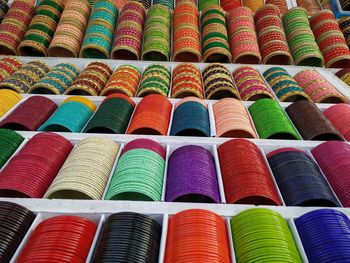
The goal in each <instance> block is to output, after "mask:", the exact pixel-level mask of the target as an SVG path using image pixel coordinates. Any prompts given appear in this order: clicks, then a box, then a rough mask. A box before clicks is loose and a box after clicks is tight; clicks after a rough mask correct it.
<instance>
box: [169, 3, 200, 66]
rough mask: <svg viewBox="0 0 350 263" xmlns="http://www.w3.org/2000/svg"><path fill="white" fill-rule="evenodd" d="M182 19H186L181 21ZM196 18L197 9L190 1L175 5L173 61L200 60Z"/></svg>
mask: <svg viewBox="0 0 350 263" xmlns="http://www.w3.org/2000/svg"><path fill="white" fill-rule="evenodd" d="M184 17H186V19H183V18H184ZM198 17H199V14H198V11H197V7H196V5H195V4H194V3H193V2H192V1H189V2H180V3H179V4H177V5H176V8H175V10H174V16H173V26H174V33H173V40H174V45H173V61H182V62H200V61H201V60H202V58H201V45H200V33H199V28H198Z"/></svg>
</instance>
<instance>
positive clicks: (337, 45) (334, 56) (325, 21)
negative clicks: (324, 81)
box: [310, 10, 350, 68]
mask: <svg viewBox="0 0 350 263" xmlns="http://www.w3.org/2000/svg"><path fill="white" fill-rule="evenodd" d="M340 23H341V22H340ZM310 25H311V28H312V31H313V33H314V36H315V38H316V42H317V44H318V46H319V47H320V49H321V52H322V54H323V57H324V60H325V66H326V67H327V68H348V67H350V51H349V48H348V46H347V44H346V41H345V38H344V36H343V35H342V32H341V31H340V28H339V26H338V23H337V21H336V20H335V17H334V15H333V12H332V11H331V10H323V11H320V12H318V13H317V14H315V15H314V16H312V17H311V18H310Z"/></svg>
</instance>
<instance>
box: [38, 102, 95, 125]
mask: <svg viewBox="0 0 350 263" xmlns="http://www.w3.org/2000/svg"><path fill="white" fill-rule="evenodd" d="M92 114H93V112H92V110H91V109H90V108H89V107H88V106H86V105H85V104H83V103H80V102H76V101H69V102H65V103H64V104H62V105H60V106H59V107H58V109H57V110H56V111H55V112H54V114H53V115H52V116H51V117H50V118H49V119H48V120H47V121H46V122H45V123H44V124H43V125H42V126H41V127H40V128H39V131H55V132H81V131H82V129H83V128H84V126H85V124H86V123H87V122H88V121H89V119H90V118H91V116H92Z"/></svg>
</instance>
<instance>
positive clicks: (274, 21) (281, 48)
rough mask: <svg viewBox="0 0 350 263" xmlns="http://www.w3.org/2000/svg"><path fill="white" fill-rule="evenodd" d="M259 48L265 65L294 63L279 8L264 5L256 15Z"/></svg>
mask: <svg viewBox="0 0 350 263" xmlns="http://www.w3.org/2000/svg"><path fill="white" fill-rule="evenodd" d="M255 23H256V27H257V32H258V39H259V46H260V50H261V55H262V58H263V60H262V62H263V64H274V65H291V64H292V63H293V59H292V55H291V54H290V51H289V47H288V43H287V39H286V36H285V34H284V30H283V24H282V20H281V17H280V11H279V9H278V7H276V6H274V5H269V4H267V5H264V6H262V7H261V8H259V9H258V11H256V13H255Z"/></svg>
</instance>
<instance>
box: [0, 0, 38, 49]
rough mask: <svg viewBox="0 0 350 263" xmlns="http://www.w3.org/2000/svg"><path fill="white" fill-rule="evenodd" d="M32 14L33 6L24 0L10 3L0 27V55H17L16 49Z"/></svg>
mask: <svg viewBox="0 0 350 263" xmlns="http://www.w3.org/2000/svg"><path fill="white" fill-rule="evenodd" d="M33 14H34V4H33V3H30V2H28V1H25V0H16V1H14V2H13V3H12V5H11V7H10V9H9V11H8V12H7V14H6V16H5V18H4V20H3V21H2V23H1V25H0V53H1V54H2V55H18V53H17V48H18V46H19V44H20V43H21V42H22V40H23V37H24V35H25V33H26V32H27V29H28V25H29V23H30V21H31V19H32V17H33Z"/></svg>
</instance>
